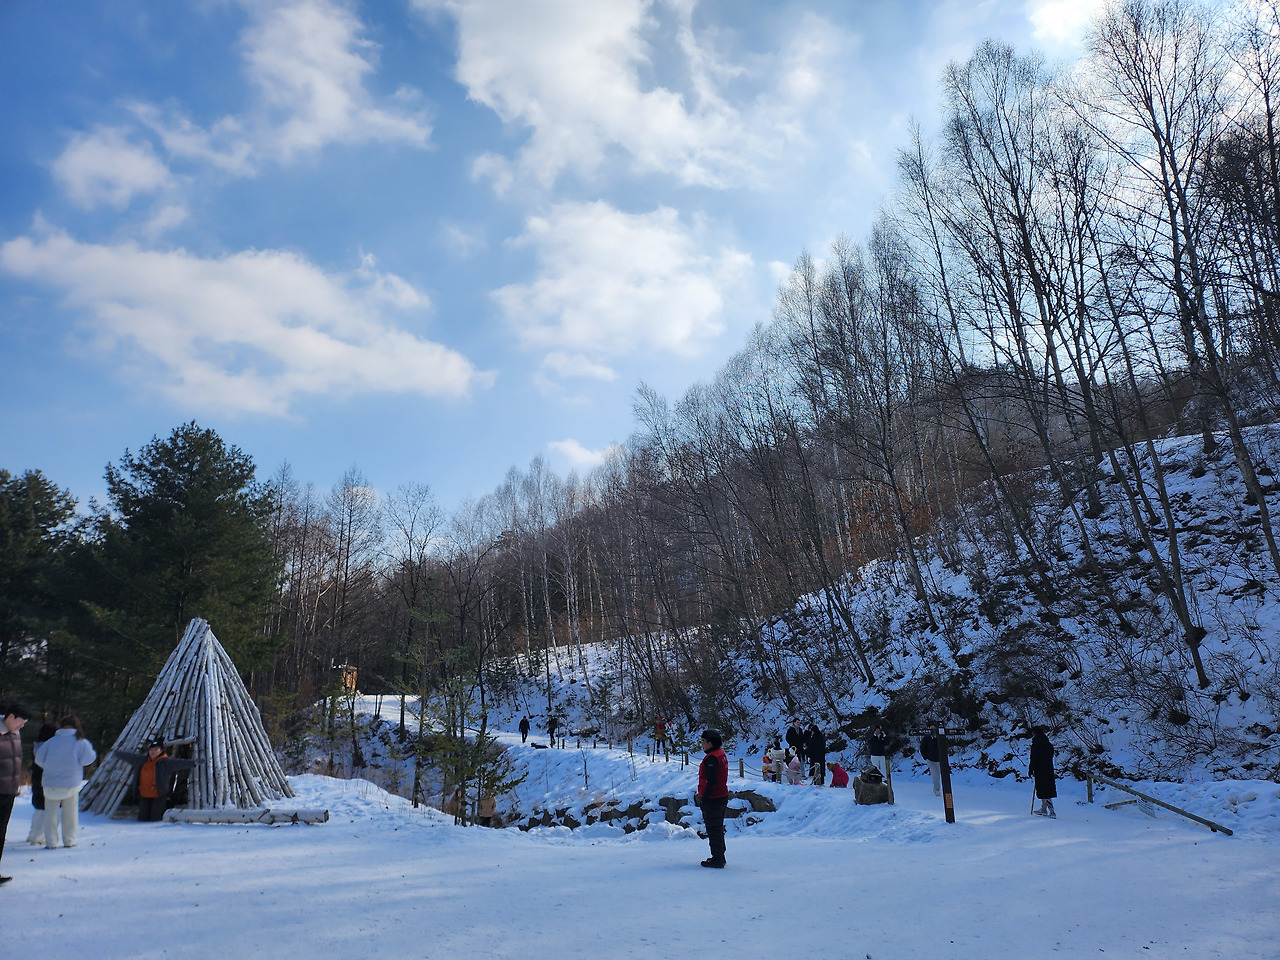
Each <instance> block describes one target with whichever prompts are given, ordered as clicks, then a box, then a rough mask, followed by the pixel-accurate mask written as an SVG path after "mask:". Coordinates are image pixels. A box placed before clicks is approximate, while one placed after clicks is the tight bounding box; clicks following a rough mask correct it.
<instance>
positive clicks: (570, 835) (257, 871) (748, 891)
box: [0, 733, 1280, 960]
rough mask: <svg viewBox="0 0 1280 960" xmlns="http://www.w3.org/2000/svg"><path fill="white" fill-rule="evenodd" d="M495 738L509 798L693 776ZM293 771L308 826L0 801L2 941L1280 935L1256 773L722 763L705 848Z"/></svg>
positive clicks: (1026, 949) (623, 941) (276, 946)
mask: <svg viewBox="0 0 1280 960" xmlns="http://www.w3.org/2000/svg"><path fill="white" fill-rule="evenodd" d="M502 739H503V741H504V742H506V743H507V744H511V745H513V746H512V748H511V752H512V756H513V759H514V760H515V763H516V765H517V767H518V768H520V769H521V770H522V771H523V772H527V773H528V774H529V777H528V779H527V780H526V781H525V783H524V784H522V785H521V787H520V791H519V792H520V796H521V803H522V805H526V804H529V803H536V802H537V801H538V799H539V798H541V799H542V800H543V801H544V802H546V803H547V804H549V805H556V804H561V805H572V804H577V805H579V806H582V805H586V804H590V803H591V802H596V801H599V800H601V799H608V798H609V797H616V798H618V799H621V800H623V801H624V803H625V801H626V798H627V797H631V796H634V797H650V798H657V797H661V796H669V795H677V796H678V795H684V796H687V795H688V794H689V793H690V792H691V791H692V788H693V782H694V779H695V777H696V769H695V768H694V767H692V766H690V767H688V768H682V767H681V765H680V764H679V763H676V762H673V763H665V762H658V763H651V762H649V761H648V760H647V759H645V758H644V757H643V755H641V756H640V757H637V758H634V762H633V758H632V757H631V756H629V755H628V754H627V753H626V752H625V751H624V750H614V751H608V750H606V749H604V748H603V747H601V748H599V749H594V750H593V749H584V750H576V749H566V750H534V749H532V748H529V747H524V748H522V747H520V746H519V736H518V735H516V734H509V733H504V734H503V735H502ZM584 759H585V760H586V762H587V773H586V777H585V780H586V781H587V782H586V783H584V777H583V761H584ZM734 773H735V774H736V763H735V764H734ZM610 781H611V782H610ZM292 782H293V784H294V788H295V790H296V791H297V793H298V799H297V800H296V801H290V804H293V805H296V806H298V807H325V808H327V809H328V810H329V811H330V820H329V822H328V823H327V824H323V825H318V826H309V827H308V826H277V827H265V826H249V827H246V826H216V825H184V824H168V823H162V824H139V823H135V822H131V821H108V820H104V819H102V818H99V817H92V816H86V817H84V818H82V821H81V834H80V842H79V845H78V846H77V847H76V848H75V849H70V850H67V849H59V850H56V851H47V850H44V849H43V848H34V847H28V846H26V845H25V844H24V843H23V840H24V839H25V836H26V831H27V826H28V816H27V815H28V813H29V811H30V806H29V805H28V804H27V802H26V800H25V798H22V799H20V800H19V802H18V805H17V807H16V808H15V811H14V817H13V820H12V821H11V823H10V826H9V836H8V846H7V847H6V850H5V857H4V872H5V873H7V874H12V875H13V876H14V880H13V882H12V883H9V884H6V885H5V886H4V888H3V889H2V890H0V918H2V919H3V921H4V923H3V926H4V939H3V941H0V942H3V944H4V956H5V957H39V958H45V960H63V958H66V960H72V958H75V960H82V958H94V960H110V958H126V957H128V958H135V957H136V958H158V957H197V958H206V957H207V958H215V957H216V958H219V960H224V958H251V957H264V958H265V957H271V958H278V957H282V956H288V957H323V958H332V960H338V958H348V957H350V958H367V957H396V958H401V957H430V958H435V957H452V958H464V960H469V958H478V957H485V958H487V957H504V958H505V957H511V958H521V960H525V958H538V957H548V958H555V960H573V958H579V957H581V958H591V960H600V958H611V957H636V958H648V957H654V958H657V957H662V958H669V957H683V956H707V957H768V958H770V960H776V958H778V957H789V956H794V955H796V953H797V951H808V952H810V953H815V954H817V955H820V956H823V957H831V958H845V957H852V958H862V957H871V958H877V960H879V958H915V957H918V958H970V957H971V958H982V960H1001V958H1010V960H1012V958H1018V960H1024V958H1027V957H1045V956H1051V955H1060V956H1065V957H1085V956H1089V957H1096V956H1112V957H1113V956H1122V957H1175V956H1185V957H1194V958H1209V957H1231V958H1234V960H1255V958H1275V957H1280V907H1277V903H1278V902H1280V901H1278V900H1277V891H1280V857H1278V856H1277V854H1280V785H1277V784H1275V783H1269V782H1266V781H1216V782H1212V781H1211V782H1203V783H1189V784H1176V785H1175V784H1155V785H1149V787H1148V789H1150V790H1151V791H1152V792H1154V793H1156V795H1158V796H1159V797H1161V798H1162V799H1165V800H1167V801H1169V802H1172V803H1175V804H1179V805H1185V806H1187V807H1188V808H1190V809H1192V810H1193V811H1195V812H1197V813H1199V814H1201V815H1203V816H1206V817H1209V818H1210V819H1213V820H1216V821H1218V822H1220V823H1222V824H1224V825H1225V826H1227V827H1229V828H1231V829H1232V830H1234V831H1235V835H1234V836H1231V837H1227V836H1223V835H1221V834H1213V833H1211V832H1210V831H1209V830H1208V829H1206V828H1204V827H1201V826H1199V825H1197V824H1195V823H1192V822H1190V821H1187V820H1184V819H1182V818H1180V817H1177V816H1176V815H1174V814H1172V813H1169V812H1167V811H1164V810H1159V809H1157V811H1156V816H1155V817H1154V818H1151V817H1148V816H1145V815H1144V814H1142V813H1141V812H1139V811H1138V810H1137V809H1136V807H1135V806H1133V805H1130V806H1126V807H1122V808H1120V809H1118V810H1115V811H1109V810H1106V809H1104V807H1103V804H1104V803H1108V802H1114V801H1115V800H1118V799H1124V798H1125V797H1124V796H1123V795H1118V794H1117V793H1116V792H1115V791H1110V792H1104V793H1099V794H1098V795H1097V798H1096V799H1097V802H1095V803H1094V804H1092V805H1089V804H1087V803H1085V787H1084V784H1081V783H1077V782H1075V781H1072V780H1064V781H1061V782H1060V793H1061V796H1060V797H1059V799H1058V801H1057V810H1058V819H1057V820H1047V819H1044V818H1041V817H1034V816H1030V815H1029V813H1028V809H1029V806H1030V802H1031V786H1030V784H1029V783H1026V782H1022V783H1018V782H1015V781H1014V780H1013V778H1007V779H1004V780H994V779H991V778H990V777H987V776H985V775H983V774H981V773H979V772H977V771H972V770H965V771H961V772H959V773H958V774H957V779H956V783H955V804H956V812H957V818H958V822H957V823H955V824H947V823H946V822H945V821H944V818H943V809H942V803H941V801H940V800H939V799H938V798H936V797H934V796H933V794H932V791H931V789H930V786H929V782H928V779H927V777H921V776H919V775H913V773H912V771H911V769H910V766H909V765H908V764H903V766H902V767H901V768H900V769H899V770H898V771H897V773H896V775H895V780H894V786H895V793H896V800H897V802H896V804H895V805H894V806H892V807H889V806H877V807H857V806H855V805H854V803H853V795H852V792H851V791H849V790H834V789H830V788H825V789H824V788H818V787H813V786H798V787H790V786H785V785H775V784H761V783H760V782H759V780H758V779H748V780H746V781H742V780H738V779H737V777H736V776H735V777H733V778H732V779H731V787H732V788H733V789H743V788H751V789H754V790H757V791H758V792H760V793H762V794H767V795H768V796H770V797H771V798H773V799H774V800H775V802H776V805H777V808H778V809H777V811H776V812H775V813H768V814H764V815H761V816H759V817H755V818H753V819H755V820H757V821H758V822H755V823H753V824H752V825H750V826H747V825H745V820H746V818H745V817H743V818H739V819H738V820H736V821H732V822H731V824H730V828H729V831H730V832H729V838H728V859H729V867H728V869H726V870H723V871H718V870H704V869H701V868H700V867H699V866H698V861H699V860H701V859H702V858H703V857H705V856H706V855H707V846H706V843H705V841H703V840H700V839H699V838H698V837H697V835H696V833H695V830H694V829H684V828H681V827H678V826H675V825H671V824H667V823H665V821H662V818H661V817H655V818H654V822H653V823H652V824H651V825H650V826H649V827H648V828H647V829H643V830H638V831H636V832H633V833H630V834H624V833H623V832H622V830H621V829H619V828H618V827H617V826H605V825H603V824H599V825H595V826H590V827H587V826H584V827H582V828H580V829H578V830H573V831H570V830H569V829H567V828H564V827H553V828H545V829H535V830H531V831H528V832H522V831H519V830H515V829H505V830H486V829H483V828H479V827H472V828H461V827H455V826H454V825H453V822H452V818H446V817H443V816H442V815H441V814H440V813H438V812H437V811H435V810H432V809H428V808H421V809H418V810H414V809H413V808H412V807H410V805H409V804H408V801H406V800H404V799H403V798H401V797H398V796H394V795H391V794H388V793H385V792H383V791H382V790H381V789H379V788H378V787H376V786H374V785H372V784H371V783H368V782H366V781H362V780H336V779H331V778H327V777H320V776H311V775H305V776H298V777H295V778H293V781H292ZM276 806H283V804H279V805H276ZM691 820H692V824H693V826H695V827H696V825H697V823H696V815H695V816H694V817H693V818H691Z"/></svg>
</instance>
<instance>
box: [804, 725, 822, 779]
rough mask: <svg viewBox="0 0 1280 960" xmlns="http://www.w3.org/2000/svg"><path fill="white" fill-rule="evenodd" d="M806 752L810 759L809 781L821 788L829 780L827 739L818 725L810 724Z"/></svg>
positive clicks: (806, 739) (806, 736) (806, 738)
mask: <svg viewBox="0 0 1280 960" xmlns="http://www.w3.org/2000/svg"><path fill="white" fill-rule="evenodd" d="M804 750H805V754H806V755H807V756H808V757H809V779H810V780H811V781H812V782H813V783H814V785H816V786H819V787H820V786H822V785H823V783H825V782H826V779H827V737H826V735H825V734H824V733H823V732H822V731H821V730H819V729H818V725H817V724H816V723H811V724H809V731H808V733H806V734H805V744H804Z"/></svg>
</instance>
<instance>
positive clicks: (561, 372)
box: [542, 350, 618, 381]
mask: <svg viewBox="0 0 1280 960" xmlns="http://www.w3.org/2000/svg"><path fill="white" fill-rule="evenodd" d="M542 366H543V369H545V370H549V371H551V372H552V373H554V374H556V375H557V376H560V377H565V378H569V377H585V378H587V379H591V380H604V381H612V380H616V379H618V374H617V373H616V372H615V371H614V370H613V368H612V367H607V366H605V365H604V364H603V363H596V362H595V361H593V360H592V359H590V358H589V357H585V356H583V355H582V354H580V353H561V352H559V351H558V350H557V351H553V352H552V353H548V354H547V355H546V356H545V357H543V358H542Z"/></svg>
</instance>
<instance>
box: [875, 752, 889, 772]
mask: <svg viewBox="0 0 1280 960" xmlns="http://www.w3.org/2000/svg"><path fill="white" fill-rule="evenodd" d="M871 765H872V766H873V767H875V768H876V769H877V770H879V771H880V773H881V775H883V776H886V777H887V776H888V775H889V769H888V764H886V763H885V759H884V757H879V756H876V755H875V754H874V753H873V754H872V755H871Z"/></svg>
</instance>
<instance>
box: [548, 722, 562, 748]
mask: <svg viewBox="0 0 1280 960" xmlns="http://www.w3.org/2000/svg"><path fill="white" fill-rule="evenodd" d="M558 726H560V721H559V720H557V719H556V716H555V714H552V715H551V716H550V717H548V718H547V736H548V737H550V738H551V746H553V747H554V746H555V745H556V727H558Z"/></svg>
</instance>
